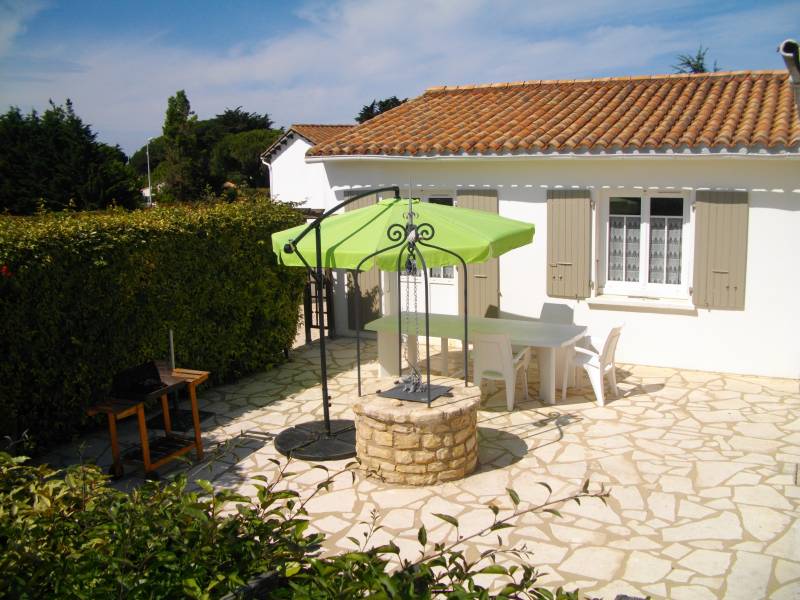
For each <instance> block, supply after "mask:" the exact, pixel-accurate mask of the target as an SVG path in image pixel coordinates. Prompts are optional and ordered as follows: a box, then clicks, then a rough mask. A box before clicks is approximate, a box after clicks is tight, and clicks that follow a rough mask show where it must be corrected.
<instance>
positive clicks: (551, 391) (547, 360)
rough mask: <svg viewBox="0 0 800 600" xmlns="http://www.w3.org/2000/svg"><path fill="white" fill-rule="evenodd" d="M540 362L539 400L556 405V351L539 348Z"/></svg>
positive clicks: (537, 352) (537, 354)
mask: <svg viewBox="0 0 800 600" xmlns="http://www.w3.org/2000/svg"><path fill="white" fill-rule="evenodd" d="M536 356H537V358H538V360H539V398H540V399H541V400H542V402H546V403H547V404H555V403H556V349H555V348H537V349H536Z"/></svg>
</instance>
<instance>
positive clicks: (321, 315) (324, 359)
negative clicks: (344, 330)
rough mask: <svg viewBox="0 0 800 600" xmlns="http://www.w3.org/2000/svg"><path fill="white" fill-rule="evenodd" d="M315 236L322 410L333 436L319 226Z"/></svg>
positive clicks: (326, 432) (329, 431) (328, 433)
mask: <svg viewBox="0 0 800 600" xmlns="http://www.w3.org/2000/svg"><path fill="white" fill-rule="evenodd" d="M314 236H315V237H316V242H317V318H318V320H319V366H320V375H321V377H322V410H323V414H324V418H325V435H327V436H328V437H330V436H331V415H330V411H329V408H328V407H329V403H330V396H329V395H328V355H327V353H326V351H325V311H324V310H322V286H323V285H324V283H323V282H324V280H323V278H322V233H321V232H320V229H319V225H317V227H316V228H315V231H314Z"/></svg>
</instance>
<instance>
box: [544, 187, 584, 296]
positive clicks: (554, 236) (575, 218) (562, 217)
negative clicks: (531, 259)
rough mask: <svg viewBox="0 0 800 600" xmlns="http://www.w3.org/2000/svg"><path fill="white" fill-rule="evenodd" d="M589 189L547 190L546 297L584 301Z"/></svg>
mask: <svg viewBox="0 0 800 600" xmlns="http://www.w3.org/2000/svg"><path fill="white" fill-rule="evenodd" d="M591 223H592V207H591V195H590V192H589V190H547V295H548V296H552V297H554V298H588V297H589V295H590V282H591V277H592V275H591V273H592V270H591V260H592V251H591V245H592V233H591V232H592V229H591Z"/></svg>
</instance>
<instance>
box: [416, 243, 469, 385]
mask: <svg viewBox="0 0 800 600" xmlns="http://www.w3.org/2000/svg"><path fill="white" fill-rule="evenodd" d="M428 239H430V238H428ZM419 244H420V245H422V246H428V247H429V248H433V249H434V250H440V251H442V252H446V253H447V254H450V255H451V256H453V257H455V258H456V259H458V261H459V262H460V263H461V267H462V269H463V270H462V272H463V273H464V281H463V285H464V386H465V387H466V386H467V385H469V379H468V376H467V367H469V317H468V315H467V313H468V312H469V311H468V310H467V307H468V306H469V305H468V304H467V300H468V296H467V280H466V277H467V263H466V262H465V261H464V259H463V258H461V256H459V255H458V254H456V253H455V252H453V251H452V250H448V249H447V248H442V247H441V246H437V245H436V244H431V243H428V242H426V241H422V240H420V241H419Z"/></svg>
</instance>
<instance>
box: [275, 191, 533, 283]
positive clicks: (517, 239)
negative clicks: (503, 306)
mask: <svg viewBox="0 0 800 600" xmlns="http://www.w3.org/2000/svg"><path fill="white" fill-rule="evenodd" d="M409 206H411V208H412V210H413V211H414V217H413V219H414V222H415V223H417V224H418V225H422V224H428V225H430V226H431V227H432V229H433V230H432V231H431V232H430V233H431V234H432V235H431V237H430V244H435V245H436V246H438V247H440V248H446V249H447V250H449V251H450V252H445V251H442V250H439V249H436V248H433V247H428V248H425V251H424V257H425V264H426V265H427V266H428V267H441V266H447V265H452V264H453V263H454V262H458V261H454V258H453V254H451V253H455V254H457V255H458V256H460V257H461V259H463V261H464V262H465V263H481V262H485V261H487V260H489V259H491V258H495V257H498V256H500V255H501V254H504V253H505V252H508V251H509V250H513V249H514V248H517V247H519V246H524V245H526V244H529V243H531V240H532V239H533V232H534V226H533V224H532V223H524V222H522V221H515V220H513V219H507V218H505V217H501V216H499V215H496V214H493V213H489V212H485V211H481V210H472V209H469V208H459V207H452V206H444V205H441V204H432V203H428V202H420V201H419V200H411V201H409V200H408V199H405V198H391V199H387V200H380V201H379V202H377V203H376V204H373V205H371V206H367V207H364V208H359V209H357V210H353V211H350V212H345V213H342V214H338V215H331V216H330V218H328V219H326V220H325V221H323V222H322V223H321V224H320V232H321V243H322V267H323V268H332V269H358V268H360V270H362V271H366V270H369V269H370V268H372V266H373V265H375V264H377V265H378V267H379V268H380V269H381V270H383V271H396V270H398V261H397V257H398V254H399V253H400V252H401V248H402V247H398V248H394V249H392V250H390V251H387V252H384V253H381V254H379V255H377V256H374V257H372V258H369V259H368V260H367V261H366V262H364V259H365V258H366V257H369V256H370V255H371V254H373V253H375V252H377V251H378V250H380V249H382V248H386V247H388V246H391V245H393V244H395V243H396V242H397V241H398V240H399V238H398V239H394V240H393V239H391V238H390V237H389V234H390V233H391V231H393V230H392V229H391V227H392V225H395V224H396V225H398V226H401V227H402V226H405V224H406V222H407V214H408V211H409ZM307 227H308V226H307V225H298V226H297V227H292V228H291V229H285V230H283V231H280V232H278V233H274V234H272V249H273V250H274V251H275V254H277V255H278V261H279V262H280V263H282V264H284V265H287V266H295V267H303V266H312V267H316V266H317V264H316V249H315V239H314V236H312V235H308V236H305V237H304V238H303V239H302V240H301V241H300V242H299V243H298V244H297V246H296V248H295V249H293V251H292V252H286V246H287V244H289V243H290V242H291V241H292V240H293V239H294V238H295V237H297V236H298V235H300V234H301V233H302V232H303V231H304V230H305V229H307ZM394 231H396V229H395V230H394ZM420 236H421V237H423V239H424V236H425V232H424V230H420ZM297 251H299V252H300V254H301V255H302V259H301V257H300V256H298V254H297ZM303 259H304V260H305V262H303ZM403 267H404V265H403V264H401V265H400V269H402V268H403Z"/></svg>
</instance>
